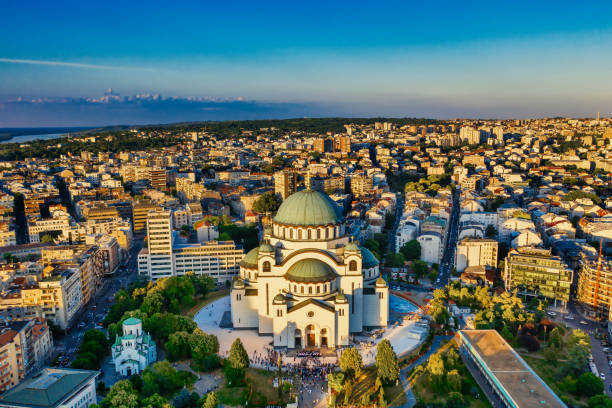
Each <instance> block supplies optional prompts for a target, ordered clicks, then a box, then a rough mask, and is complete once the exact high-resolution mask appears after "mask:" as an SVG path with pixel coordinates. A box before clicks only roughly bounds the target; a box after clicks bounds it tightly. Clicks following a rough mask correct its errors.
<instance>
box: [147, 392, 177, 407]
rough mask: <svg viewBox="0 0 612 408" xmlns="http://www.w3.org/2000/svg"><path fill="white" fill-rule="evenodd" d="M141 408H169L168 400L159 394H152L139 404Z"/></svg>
mask: <svg viewBox="0 0 612 408" xmlns="http://www.w3.org/2000/svg"><path fill="white" fill-rule="evenodd" d="M140 406H141V407H142V408H166V407H169V406H170V404H169V403H168V400H167V399H165V398H164V397H162V396H161V395H159V394H153V395H151V396H150V397H147V398H144V399H143V400H142V402H141V403H140Z"/></svg>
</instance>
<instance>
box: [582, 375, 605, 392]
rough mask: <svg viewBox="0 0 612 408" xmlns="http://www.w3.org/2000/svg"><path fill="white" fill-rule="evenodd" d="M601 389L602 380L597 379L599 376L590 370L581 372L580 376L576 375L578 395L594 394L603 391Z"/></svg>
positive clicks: (602, 387)
mask: <svg viewBox="0 0 612 408" xmlns="http://www.w3.org/2000/svg"><path fill="white" fill-rule="evenodd" d="M603 389H604V385H603V382H602V381H601V380H600V379H599V377H597V376H595V374H593V373H591V372H588V373H583V374H582V375H581V376H580V377H578V381H577V383H576V390H577V391H578V392H579V393H580V395H584V396H585V397H592V396H594V395H598V394H601V393H603Z"/></svg>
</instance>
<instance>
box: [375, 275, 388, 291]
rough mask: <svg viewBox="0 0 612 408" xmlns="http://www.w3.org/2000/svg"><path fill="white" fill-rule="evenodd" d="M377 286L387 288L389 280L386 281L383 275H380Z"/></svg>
mask: <svg viewBox="0 0 612 408" xmlns="http://www.w3.org/2000/svg"><path fill="white" fill-rule="evenodd" d="M376 286H377V287H379V288H386V287H387V281H385V280H384V279H383V277H382V276H379V277H378V279H376Z"/></svg>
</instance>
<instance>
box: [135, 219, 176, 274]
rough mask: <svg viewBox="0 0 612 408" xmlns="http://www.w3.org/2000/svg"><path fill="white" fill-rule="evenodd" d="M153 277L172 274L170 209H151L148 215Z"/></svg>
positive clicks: (148, 248)
mask: <svg viewBox="0 0 612 408" xmlns="http://www.w3.org/2000/svg"><path fill="white" fill-rule="evenodd" d="M146 249H147V251H148V263H149V268H148V271H149V275H150V277H151V279H154V280H155V279H159V278H166V277H169V276H172V274H173V269H174V268H173V265H172V216H171V213H170V211H166V210H154V211H149V214H148V217H147V247H146ZM141 253H142V251H141Z"/></svg>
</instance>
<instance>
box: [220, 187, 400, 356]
mask: <svg viewBox="0 0 612 408" xmlns="http://www.w3.org/2000/svg"><path fill="white" fill-rule="evenodd" d="M388 314H389V288H388V286H387V284H386V282H385V280H384V279H382V277H381V276H380V271H379V263H378V260H377V259H376V257H375V256H374V255H373V254H372V253H371V252H370V251H369V250H368V249H366V248H363V247H359V246H358V245H357V244H356V243H354V242H351V241H350V239H349V237H348V236H347V234H346V229H345V219H344V216H343V215H342V212H341V210H340V208H339V207H338V205H337V204H336V203H335V202H334V201H333V200H332V199H331V198H329V196H327V195H326V194H325V193H321V192H318V191H311V190H304V191H300V192H297V193H295V194H293V195H291V196H289V197H288V198H287V199H286V200H285V201H284V202H283V204H282V205H281V207H280V208H279V210H278V212H277V214H276V216H275V217H274V219H273V221H272V226H271V227H268V228H266V230H265V232H264V237H263V242H262V244H261V245H260V246H259V247H257V248H254V249H252V250H251V251H249V253H247V254H246V256H245V257H244V259H243V260H242V262H241V263H240V276H239V278H238V279H236V280H235V281H234V283H233V284H232V289H231V315H232V323H233V326H234V328H235V329H256V330H258V332H259V333H260V334H266V335H272V336H273V337H274V346H275V347H287V348H304V347H329V348H334V347H338V346H346V345H348V344H349V339H350V335H351V334H352V333H359V332H362V331H363V330H364V329H365V328H376V327H386V326H387V322H388Z"/></svg>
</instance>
